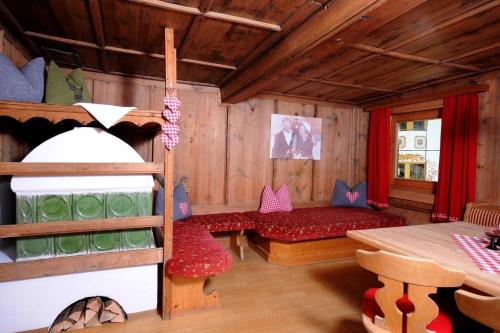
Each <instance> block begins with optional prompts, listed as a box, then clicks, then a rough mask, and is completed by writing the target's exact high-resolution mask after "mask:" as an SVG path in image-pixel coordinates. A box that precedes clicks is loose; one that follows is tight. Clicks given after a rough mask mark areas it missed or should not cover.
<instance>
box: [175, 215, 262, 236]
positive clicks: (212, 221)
mask: <svg viewBox="0 0 500 333" xmlns="http://www.w3.org/2000/svg"><path fill="white" fill-rule="evenodd" d="M184 222H187V223H197V224H200V225H202V226H204V227H205V228H206V229H207V230H208V231H210V232H219V231H236V230H247V229H255V222H254V221H253V220H252V219H251V218H250V217H249V216H247V215H246V214H244V213H221V214H208V215H192V216H191V217H188V218H187V219H185V220H184Z"/></svg>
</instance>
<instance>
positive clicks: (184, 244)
mask: <svg viewBox="0 0 500 333" xmlns="http://www.w3.org/2000/svg"><path fill="white" fill-rule="evenodd" d="M232 261H233V259H232V256H231V254H230V253H229V252H227V251H226V249H224V247H222V245H220V244H219V242H218V241H217V240H216V239H215V238H213V237H212V235H211V234H210V233H209V232H208V231H207V230H206V229H205V227H203V226H201V225H199V224H195V223H187V222H184V221H183V222H175V223H174V225H173V254H172V258H170V259H169V260H168V262H167V265H166V272H165V274H166V276H167V277H168V278H169V280H170V282H171V286H172V294H171V297H172V299H171V308H170V315H171V316H172V317H175V316H179V315H183V314H186V313H189V312H195V311H201V310H209V309H214V308H217V307H219V304H220V303H219V294H218V293H217V291H213V292H212V293H210V294H208V295H206V294H205V293H204V291H203V287H204V285H205V282H206V281H207V279H208V278H209V277H213V276H215V275H218V274H221V273H224V272H226V271H227V270H229V268H231V264H232Z"/></svg>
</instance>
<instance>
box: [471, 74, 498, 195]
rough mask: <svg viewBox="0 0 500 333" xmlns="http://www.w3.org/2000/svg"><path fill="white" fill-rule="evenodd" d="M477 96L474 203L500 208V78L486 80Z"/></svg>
mask: <svg viewBox="0 0 500 333" xmlns="http://www.w3.org/2000/svg"><path fill="white" fill-rule="evenodd" d="M485 83H487V84H489V86H490V88H489V91H487V92H484V93H482V94H480V99H479V131H478V147H477V161H478V162H477V174H476V202H488V203H493V204H496V205H500V169H499V168H500V76H494V77H491V78H488V79H486V80H485Z"/></svg>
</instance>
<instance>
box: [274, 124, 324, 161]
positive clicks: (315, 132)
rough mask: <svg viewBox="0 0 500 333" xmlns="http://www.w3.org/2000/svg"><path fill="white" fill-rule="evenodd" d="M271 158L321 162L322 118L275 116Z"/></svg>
mask: <svg viewBox="0 0 500 333" xmlns="http://www.w3.org/2000/svg"><path fill="white" fill-rule="evenodd" d="M269 142H270V145H269V157H270V158H285V159H294V160H320V158H321V118H312V117H300V116H289V115H282V114H273V115H272V116H271V138H270V140H269Z"/></svg>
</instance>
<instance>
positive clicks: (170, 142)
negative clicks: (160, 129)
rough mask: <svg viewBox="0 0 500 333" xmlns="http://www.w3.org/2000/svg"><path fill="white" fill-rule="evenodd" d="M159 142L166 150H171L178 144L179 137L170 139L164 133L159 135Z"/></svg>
mask: <svg viewBox="0 0 500 333" xmlns="http://www.w3.org/2000/svg"><path fill="white" fill-rule="evenodd" d="M160 140H161V142H162V143H163V144H164V145H165V147H166V148H167V149H168V150H172V148H174V147H175V146H176V145H177V144H178V143H179V137H178V136H177V135H175V136H172V137H170V136H168V135H166V134H165V133H162V134H161V135H160Z"/></svg>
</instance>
